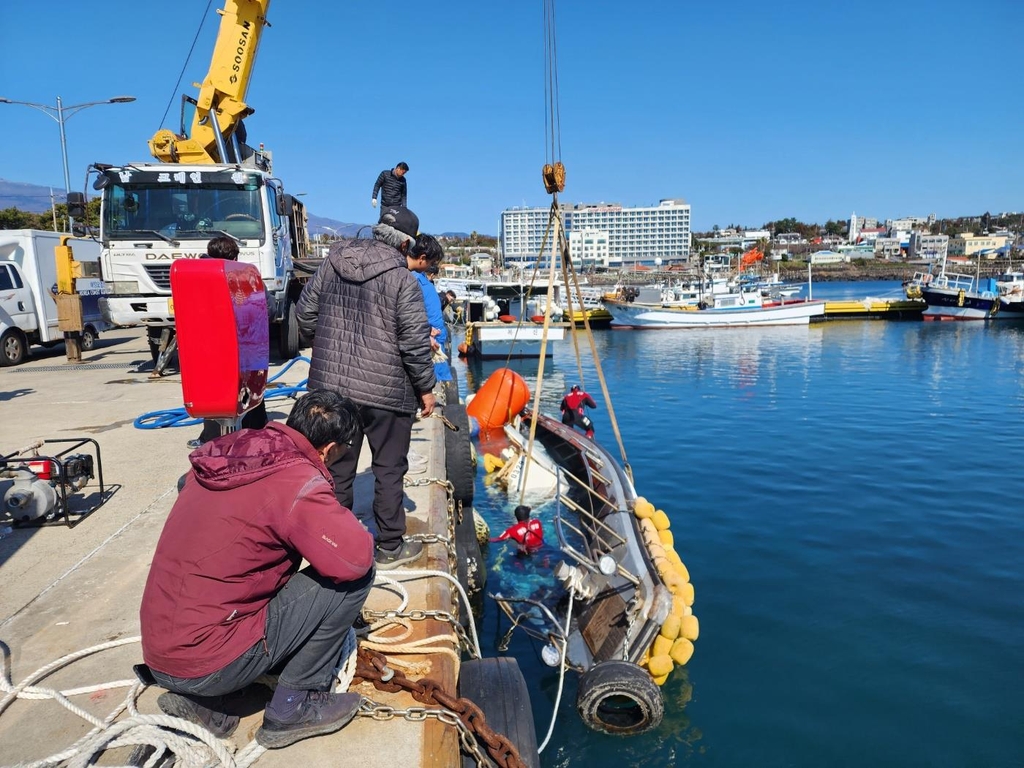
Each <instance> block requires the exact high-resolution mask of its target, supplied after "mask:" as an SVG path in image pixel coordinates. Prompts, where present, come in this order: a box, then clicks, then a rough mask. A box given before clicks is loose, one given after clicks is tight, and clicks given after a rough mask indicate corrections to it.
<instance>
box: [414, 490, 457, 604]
mask: <svg viewBox="0 0 1024 768" xmlns="http://www.w3.org/2000/svg"><path fill="white" fill-rule="evenodd" d="M402 485H403V486H404V487H406V488H421V487H423V486H426V485H440V486H441V487H442V488H444V489H445V493H446V494H447V504H448V538H447V539H445V538H443V537H441V536H437V534H433V533H421V534H414V535H413V536H411V537H410V538H416V539H419V540H420V541H423V542H431V541H438V542H444V544H445V549H446V550H447V551H448V571H449V573H452V574H455V573H458V562H459V553H458V551H457V550H456V548H455V519H456V518H455V516H456V513H458V514H459V520H460V521H461V519H462V517H461V509H462V508H461V503H460V505H459V507H458V509H456V505H455V486H454V485H452V481H451V480H447V479H444V480H442V479H441V478H438V477H424V478H421V479H419V480H410V479H409V478H405V479H404V480H403V481H402ZM431 537H434V538H431ZM451 602H452V604H453V605H454V606H455V611H456V613H458V610H459V601H458V599H457V598H456V597H455V593H454V592H452V594H451Z"/></svg>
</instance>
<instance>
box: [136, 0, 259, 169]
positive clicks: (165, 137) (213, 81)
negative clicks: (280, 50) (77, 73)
mask: <svg viewBox="0 0 1024 768" xmlns="http://www.w3.org/2000/svg"><path fill="white" fill-rule="evenodd" d="M269 7H270V0H227V2H226V3H225V6H224V8H223V9H222V10H218V11H217V13H219V14H220V16H221V21H220V30H219V31H218V33H217V43H216V45H215V46H214V49H213V58H212V60H211V61H210V71H209V72H208V73H207V75H206V79H205V80H203V82H202V84H198V83H197V85H198V86H199V97H198V99H196V111H195V116H194V119H193V121H192V131H191V135H190V136H179V135H177V134H175V133H174V132H173V131H169V130H167V129H166V128H162V129H160V130H159V131H157V132H156V134H154V136H153V138H152V139H150V141H149V150H150V152H152V154H153V157H155V158H156V159H157V160H160V161H161V162H164V163H204V164H206V163H226V162H228V158H226V157H222V152H221V149H222V148H223V147H224V146H225V145H226V143H227V142H228V140H229V139H230V138H231V136H232V134H234V132H235V131H236V130H237V128H238V125H239V123H240V122H241V120H242V118H244V117H247V116H248V115H251V114H252V113H253V109H252V108H251V107H250V106H249V105H247V104H246V103H245V93H246V91H247V90H248V88H249V81H250V79H251V78H252V69H253V65H254V64H255V63H256V52H257V50H258V49H259V44H260V37H261V36H262V34H263V27H264V26H265V25H266V24H267V10H268V8H269Z"/></svg>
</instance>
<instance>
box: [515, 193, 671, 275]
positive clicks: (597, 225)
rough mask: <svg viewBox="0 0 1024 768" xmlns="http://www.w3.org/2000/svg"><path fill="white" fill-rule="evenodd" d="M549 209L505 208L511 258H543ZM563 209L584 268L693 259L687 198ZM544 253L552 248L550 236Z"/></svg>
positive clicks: (569, 237) (572, 248) (575, 253)
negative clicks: (633, 205) (644, 204)
mask: <svg viewBox="0 0 1024 768" xmlns="http://www.w3.org/2000/svg"><path fill="white" fill-rule="evenodd" d="M548 211H549V209H548V208H507V209H505V210H504V211H502V212H501V229H500V236H499V237H500V246H501V255H502V258H503V260H504V263H505V264H509V263H515V262H528V263H533V262H534V261H536V260H537V257H538V255H539V254H540V248H541V243H542V242H543V241H544V234H545V232H546V231H547V226H548ZM561 211H562V220H563V221H564V223H565V230H566V235H567V240H568V241H569V247H570V253H571V254H572V255H573V260H574V262H576V263H578V264H579V265H580V266H581V268H586V267H590V266H595V267H597V268H599V269H619V268H624V269H629V268H631V267H636V266H647V267H653V266H656V265H658V264H664V265H667V264H678V263H682V262H686V261H689V259H690V205H689V203H687V202H686V201H684V200H678V199H670V200H662V201H661V202H659V203H658V205H654V206H647V207H639V208H625V207H623V206H622V205H619V204H614V203H611V204H605V203H600V204H596V205H591V204H586V203H580V204H577V205H572V206H570V205H562V206H561ZM573 233H577V234H576V236H575V237H574V236H573ZM544 253H545V255H547V254H550V253H551V244H550V242H549V243H548V244H547V245H546V246H545V248H544Z"/></svg>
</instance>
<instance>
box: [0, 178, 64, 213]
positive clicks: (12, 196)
mask: <svg viewBox="0 0 1024 768" xmlns="http://www.w3.org/2000/svg"><path fill="white" fill-rule="evenodd" d="M53 195H54V199H55V200H56V201H57V202H58V203H62V202H64V197H65V193H64V190H63V189H59V188H58V187H54V188H53ZM4 208H17V209H19V210H22V211H28V212H29V213H43V212H44V211H48V210H50V187H40V186H39V185H37V184H25V183H24V182H21V181H8V180H7V179H0V210H2V209H4Z"/></svg>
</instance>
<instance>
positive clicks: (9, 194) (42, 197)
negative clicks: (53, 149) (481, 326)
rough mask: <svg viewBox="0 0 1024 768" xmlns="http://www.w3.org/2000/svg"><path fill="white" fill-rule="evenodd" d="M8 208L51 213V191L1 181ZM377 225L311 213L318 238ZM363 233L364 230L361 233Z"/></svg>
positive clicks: (1, 203)
mask: <svg viewBox="0 0 1024 768" xmlns="http://www.w3.org/2000/svg"><path fill="white" fill-rule="evenodd" d="M53 195H54V199H55V200H56V201H57V202H58V203H63V202H64V199H65V193H64V190H63V189H58V188H57V187H54V188H53ZM4 208H17V209H19V210H22V211H29V212H30V213H43V212H44V211H48V210H50V188H49V187H41V186H39V185H38V184H26V183H25V182H22V181H8V180H7V179H0V210H3V209H4ZM372 228H373V223H366V224H351V223H348V222H344V221H338V220H337V219H331V218H328V217H326V216H317V215H316V214H314V213H310V214H309V236H310V237H317V236H318V235H327V236H331V235H334V236H336V237H337V236H339V235H340V236H341V237H360V236H361V237H372V232H371V230H372ZM360 230H362V232H361V234H360ZM440 236H442V237H458V238H467V237H469V234H468V233H466V232H444V233H442V234H441V235H440Z"/></svg>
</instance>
